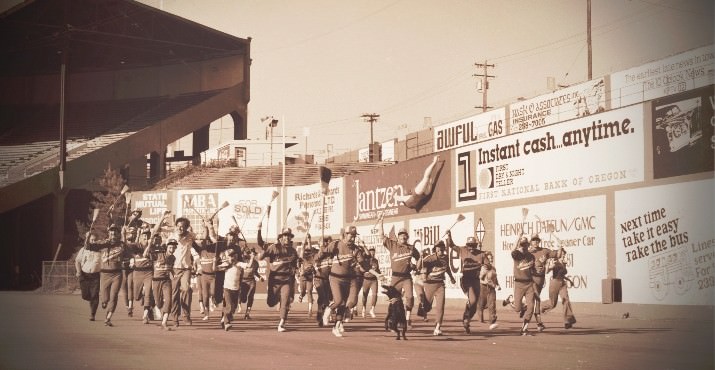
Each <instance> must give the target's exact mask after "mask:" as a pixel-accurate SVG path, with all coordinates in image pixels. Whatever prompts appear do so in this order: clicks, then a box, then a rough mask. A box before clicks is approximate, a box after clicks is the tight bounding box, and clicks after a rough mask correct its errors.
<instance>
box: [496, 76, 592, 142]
mask: <svg viewBox="0 0 715 370" xmlns="http://www.w3.org/2000/svg"><path fill="white" fill-rule="evenodd" d="M604 110H606V88H605V83H604V79H603V78H598V79H595V80H591V81H587V82H584V83H581V84H578V85H574V86H569V87H566V88H563V89H560V90H557V91H554V92H553V93H551V94H545V95H540V96H537V97H535V98H531V99H528V100H524V101H520V102H516V103H513V104H510V105H509V133H510V134H514V133H517V132H524V131H528V130H533V129H537V128H539V127H543V126H547V125H550V124H552V123H557V122H563V121H566V120H570V119H574V118H579V117H585V116H588V115H590V114H594V113H599V112H603V111H604Z"/></svg>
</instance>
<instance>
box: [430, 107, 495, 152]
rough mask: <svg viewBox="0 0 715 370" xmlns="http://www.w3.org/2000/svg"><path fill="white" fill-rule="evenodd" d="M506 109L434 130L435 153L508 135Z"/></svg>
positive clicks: (482, 114) (446, 124)
mask: <svg viewBox="0 0 715 370" xmlns="http://www.w3.org/2000/svg"><path fill="white" fill-rule="evenodd" d="M505 112H506V108H504V107H501V108H497V109H494V110H491V111H489V112H485V113H480V114H477V115H474V116H471V117H467V118H464V119H460V120H457V121H454V122H450V123H445V124H443V125H440V126H437V127H435V128H434V130H432V131H433V133H434V140H433V141H434V151H435V152H440V151H443V150H449V149H454V148H459V147H462V146H465V145H469V144H474V143H478V142H482V141H485V140H489V139H493V138H497V137H500V136H504V135H506V124H505V122H506V117H505V114H506V113H505Z"/></svg>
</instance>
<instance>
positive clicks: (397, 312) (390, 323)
mask: <svg viewBox="0 0 715 370" xmlns="http://www.w3.org/2000/svg"><path fill="white" fill-rule="evenodd" d="M382 289H383V291H382V293H384V294H385V295H386V296H387V298H390V305H389V306H388V307H387V317H385V331H387V330H392V331H394V332H395V333H397V338H396V339H397V340H400V331H402V339H404V340H407V337H406V336H405V332H406V331H407V316H406V314H405V304H404V303H403V302H402V292H400V291H399V290H397V289H396V288H395V287H394V286H390V285H383V286H382ZM400 326H401V330H400V328H399V327H400Z"/></svg>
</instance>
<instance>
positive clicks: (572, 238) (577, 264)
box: [494, 196, 607, 302]
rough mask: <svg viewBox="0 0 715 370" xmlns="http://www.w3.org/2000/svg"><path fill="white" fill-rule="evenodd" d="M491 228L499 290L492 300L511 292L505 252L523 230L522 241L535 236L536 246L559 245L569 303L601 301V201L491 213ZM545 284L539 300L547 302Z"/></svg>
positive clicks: (603, 203) (573, 201)
mask: <svg viewBox="0 0 715 370" xmlns="http://www.w3.org/2000/svg"><path fill="white" fill-rule="evenodd" d="M494 224H495V227H494V228H495V232H496V235H495V243H496V245H495V248H494V249H495V253H494V257H495V258H494V261H495V266H496V268H497V274H498V276H499V283H500V284H501V286H502V290H501V291H498V292H497V297H498V298H500V299H504V298H506V297H507V296H508V295H509V294H513V293H514V285H513V279H514V274H513V270H514V262H513V259H512V258H511V250H512V248H513V247H514V243H516V241H517V240H518V238H519V235H521V232H522V231H523V232H524V233H525V234H526V235H527V237H530V236H531V235H532V234H534V233H538V234H539V236H540V238H541V240H542V242H541V246H542V247H545V248H551V249H558V248H559V245H563V246H564V249H565V250H566V253H567V256H568V257H567V258H568V262H567V265H566V268H567V270H568V274H567V276H568V277H569V278H570V279H571V280H572V281H573V282H574V286H573V287H571V288H569V297H570V298H571V300H572V301H574V302H601V298H602V297H601V280H602V279H604V278H606V275H607V271H606V265H607V260H606V245H607V243H606V197H605V196H595V197H587V198H575V199H570V200H564V201H558V202H548V203H538V204H530V205H526V206H519V207H509V208H499V209H496V210H495V212H494ZM559 241H560V242H559ZM546 281H547V283H546V285H545V286H544V289H543V290H542V291H541V298H542V300H547V299H548V298H549V288H548V281H549V277H547V278H546Z"/></svg>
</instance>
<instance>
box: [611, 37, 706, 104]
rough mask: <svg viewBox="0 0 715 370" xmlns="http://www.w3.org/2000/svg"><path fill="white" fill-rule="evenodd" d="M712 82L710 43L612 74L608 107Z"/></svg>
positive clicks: (649, 98) (646, 99) (658, 96)
mask: <svg viewBox="0 0 715 370" xmlns="http://www.w3.org/2000/svg"><path fill="white" fill-rule="evenodd" d="M714 82H715V54H714V52H713V45H709V46H703V47H700V48H697V49H693V50H690V51H686V52H684V53H681V54H677V55H673V56H671V57H669V58H665V59H661V60H658V61H655V62H651V63H647V64H644V65H641V66H638V67H634V68H631V69H627V70H625V71H622V72H616V73H613V74H611V91H610V97H611V108H612V109H613V108H619V107H623V106H626V105H631V104H636V103H640V102H644V101H648V100H653V99H657V98H660V97H663V96H667V95H673V94H676V93H680V92H684V91H689V90H693V89H696V88H698V87H703V86H708V85H712V84H713V83H714Z"/></svg>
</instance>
